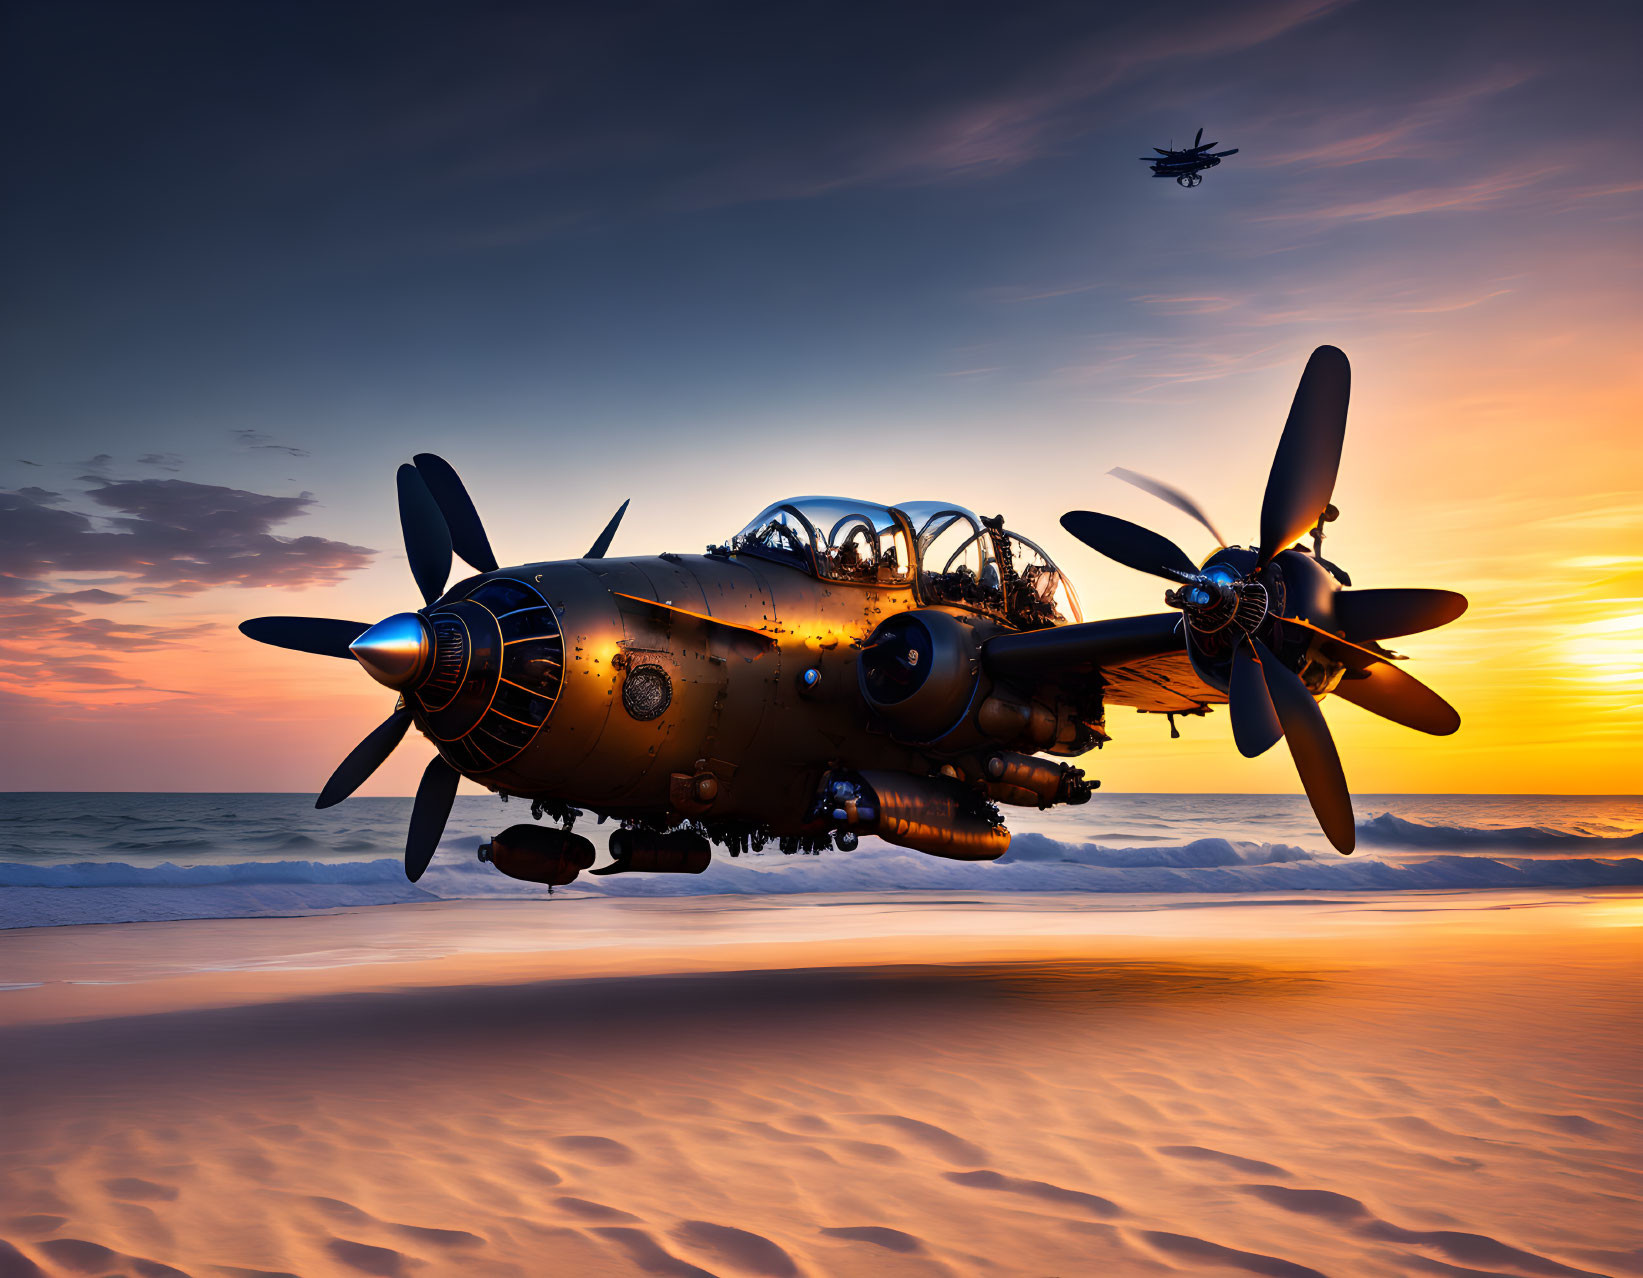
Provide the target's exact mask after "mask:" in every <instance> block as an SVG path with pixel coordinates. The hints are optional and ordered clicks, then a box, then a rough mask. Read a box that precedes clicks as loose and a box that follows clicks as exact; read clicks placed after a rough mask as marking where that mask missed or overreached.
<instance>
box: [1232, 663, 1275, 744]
mask: <svg viewBox="0 0 1643 1278" xmlns="http://www.w3.org/2000/svg"><path fill="white" fill-rule="evenodd" d="M1227 712H1228V713H1229V714H1231V716H1232V739H1233V740H1234V741H1235V742H1237V744H1238V753H1239V754H1241V755H1243V756H1244V758H1246V759H1253V758H1256V757H1257V756H1259V755H1263V754H1265V753H1266V752H1267V751H1268V750H1270V749H1272V747H1273V746H1275V745H1277V744H1278V739H1279V738H1280V737H1282V736H1283V735H1284V727H1283V724H1281V723H1279V722H1278V712H1277V711H1276V710H1275V709H1273V707H1272V694H1271V693H1269V692H1268V691H1267V690H1266V677H1265V676H1264V675H1263V674H1262V673H1261V659H1260V658H1259V657H1257V656H1256V655H1255V650H1254V649H1253V648H1251V647H1250V646H1249V644H1248V643H1240V644H1239V645H1238V646H1237V647H1236V648H1235V649H1233V652H1232V681H1231V683H1229V684H1228V685H1227Z"/></svg>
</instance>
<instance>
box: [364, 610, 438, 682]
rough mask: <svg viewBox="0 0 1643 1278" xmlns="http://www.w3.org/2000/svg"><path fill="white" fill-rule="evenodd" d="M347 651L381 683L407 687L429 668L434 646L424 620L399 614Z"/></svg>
mask: <svg viewBox="0 0 1643 1278" xmlns="http://www.w3.org/2000/svg"><path fill="white" fill-rule="evenodd" d="M348 651H349V652H351V653H353V654H354V660H356V661H358V662H359V664H360V665H362V666H364V667H365V670H366V673H367V674H369V675H370V676H371V678H373V679H375V680H376V681H377V682H378V683H382V684H386V685H387V686H388V687H390V688H406V687H409V686H410V685H411V684H413V683H415V682H416V681H417V679H418V677H419V676H420V675H421V674H422V673H423V671H425V670H426V669H427V668H428V659H429V657H431V656H432V655H433V644H432V643H431V642H430V641H429V638H428V628H427V627H426V626H424V625H423V624H422V618H421V617H419V616H417V615H416V613H414V612H396V613H395V614H394V615H393V616H392V617H389V618H387V619H386V620H383V621H379V622H377V624H376V625H374V626H372V627H371V628H370V629H369V630H367V631H366V632H365V633H364V634H362V635H361V636H360V637H359V638H358V639H355V640H354V641H353V643H351V644H349V645H348Z"/></svg>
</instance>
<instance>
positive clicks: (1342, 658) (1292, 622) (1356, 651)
mask: <svg viewBox="0 0 1643 1278" xmlns="http://www.w3.org/2000/svg"><path fill="white" fill-rule="evenodd" d="M1278 620H1279V621H1281V622H1283V624H1284V625H1286V626H1299V627H1300V628H1301V629H1302V630H1310V631H1311V632H1312V633H1313V634H1315V635H1317V636H1318V638H1319V640H1321V642H1320V643H1319V644H1318V650H1319V651H1320V652H1322V653H1323V655H1324V656H1326V657H1328V658H1329V660H1331V661H1338V662H1340V663H1341V664H1342V665H1343V666H1346V667H1347V668H1348V669H1349V670H1367V669H1368V668H1369V667H1370V666H1372V665H1376V664H1379V663H1384V662H1385V661H1386V654H1385V653H1384V652H1376V651H1375V650H1374V649H1373V648H1365V647H1364V646H1363V645H1362V644H1356V643H1353V642H1352V641H1351V640H1349V639H1342V638H1341V637H1340V636H1339V635H1338V634H1335V633H1334V632H1333V631H1329V630H1325V629H1324V628H1323V627H1322V626H1315V625H1313V624H1312V623H1311V622H1310V621H1303V620H1302V619H1301V618H1299V617H1279V618H1278Z"/></svg>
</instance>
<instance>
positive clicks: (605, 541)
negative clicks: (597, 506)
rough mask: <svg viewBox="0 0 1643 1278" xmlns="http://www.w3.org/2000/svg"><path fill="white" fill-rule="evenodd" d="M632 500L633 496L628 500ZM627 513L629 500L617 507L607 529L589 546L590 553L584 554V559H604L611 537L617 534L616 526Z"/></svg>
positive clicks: (606, 526)
mask: <svg viewBox="0 0 1643 1278" xmlns="http://www.w3.org/2000/svg"><path fill="white" fill-rule="evenodd" d="M632 500H633V498H631V497H629V498H628V501H632ZM627 513H628V502H627V501H625V502H623V503H622V504H621V505H620V506H618V507H617V508H616V513H615V514H614V515H612V516H611V517H610V522H609V523H608V524H606V525H605V531H604V532H602V533H600V534H599V539H598V540H597V541H595V542H594V543H593V545H591V546H589V547H588V553H587V554H585V555H583V556H582V558H583V559H603V558H604V557H605V552H606V551H607V550H609V549H610V542H611V538H613V537H614V536H616V526H617V525H618V524H620V523H621V522H622V516H623V515H625V514H627Z"/></svg>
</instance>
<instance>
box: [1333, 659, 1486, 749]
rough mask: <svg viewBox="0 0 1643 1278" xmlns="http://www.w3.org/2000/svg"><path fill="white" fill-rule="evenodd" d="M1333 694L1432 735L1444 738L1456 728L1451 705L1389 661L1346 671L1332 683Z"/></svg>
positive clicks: (1457, 717)
mask: <svg viewBox="0 0 1643 1278" xmlns="http://www.w3.org/2000/svg"><path fill="white" fill-rule="evenodd" d="M1335 695H1336V696H1337V697H1340V698H1341V699H1342V700H1343V701H1350V702H1351V703H1352V704H1353V705H1355V706H1362V707H1363V708H1364V709H1365V710H1367V711H1369V712H1370V713H1371V714H1378V715H1380V717H1381V718H1383V719H1390V720H1392V722H1393V723H1401V724H1402V725H1403V726H1404V727H1406V728H1413V729H1415V731H1416V732H1429V733H1431V734H1432V735H1433V736H1434V737H1446V736H1448V735H1449V734H1450V733H1452V732H1454V731H1455V730H1456V729H1457V728H1459V727H1460V712H1459V711H1457V710H1456V709H1455V707H1454V706H1452V705H1450V704H1449V703H1448V702H1447V701H1445V700H1444V699H1443V698H1442V697H1440V696H1438V694H1437V693H1435V692H1433V691H1432V689H1430V688H1428V687H1427V686H1426V685H1425V684H1424V683H1422V682H1421V681H1420V680H1419V679H1417V678H1415V676H1414V675H1412V674H1407V673H1405V672H1404V671H1403V670H1400V669H1399V668H1398V667H1397V666H1395V665H1393V664H1392V663H1391V662H1389V661H1379V662H1376V663H1375V664H1374V665H1372V666H1368V667H1366V668H1365V669H1363V670H1349V671H1347V673H1346V675H1345V677H1344V678H1342V680H1341V681H1340V683H1338V684H1336V685H1335Z"/></svg>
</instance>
